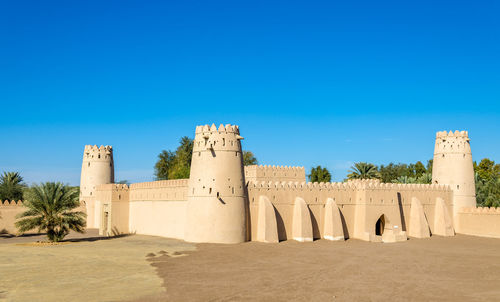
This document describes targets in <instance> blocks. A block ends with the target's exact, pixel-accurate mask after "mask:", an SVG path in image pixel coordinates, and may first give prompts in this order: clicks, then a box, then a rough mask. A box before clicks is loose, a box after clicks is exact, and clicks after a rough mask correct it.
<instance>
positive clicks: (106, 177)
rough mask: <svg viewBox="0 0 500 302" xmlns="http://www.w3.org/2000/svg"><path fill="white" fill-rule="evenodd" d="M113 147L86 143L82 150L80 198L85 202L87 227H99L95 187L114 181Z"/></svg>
mask: <svg viewBox="0 0 500 302" xmlns="http://www.w3.org/2000/svg"><path fill="white" fill-rule="evenodd" d="M114 181H115V179H114V162H113V147H111V146H102V145H101V146H100V147H98V146H97V145H93V146H92V145H86V146H85V149H84V151H83V161H82V173H81V178H80V200H81V201H84V202H85V207H86V210H87V227H88V228H97V227H99V221H96V219H95V217H97V216H98V214H95V213H98V211H99V209H98V208H96V205H95V201H94V200H95V193H96V187H97V186H98V185H102V184H109V183H114Z"/></svg>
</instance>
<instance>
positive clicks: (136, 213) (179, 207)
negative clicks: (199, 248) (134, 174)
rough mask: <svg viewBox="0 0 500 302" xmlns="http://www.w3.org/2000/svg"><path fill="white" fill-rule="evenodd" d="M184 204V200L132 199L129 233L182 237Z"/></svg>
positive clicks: (184, 216) (184, 218)
mask: <svg viewBox="0 0 500 302" xmlns="http://www.w3.org/2000/svg"><path fill="white" fill-rule="evenodd" d="M186 204H187V202H186V201H184V200H179V201H152V200H148V201H146V200H143V201H132V202H130V217H129V230H130V232H131V233H137V234H143V235H153V236H162V237H169V238H176V239H183V238H184V224H185V220H186Z"/></svg>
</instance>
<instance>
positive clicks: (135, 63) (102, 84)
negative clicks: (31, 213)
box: [0, 0, 500, 184]
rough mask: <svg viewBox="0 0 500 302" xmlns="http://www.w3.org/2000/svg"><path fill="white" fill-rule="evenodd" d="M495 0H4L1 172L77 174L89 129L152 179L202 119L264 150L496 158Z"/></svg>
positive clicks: (348, 156) (336, 171) (31, 176)
mask: <svg viewBox="0 0 500 302" xmlns="http://www.w3.org/2000/svg"><path fill="white" fill-rule="evenodd" d="M499 3H500V2H498V1H473V2H472V1H413V2H410V1H386V2H382V1H324V2H317V1H303V2H298V1H255V0H254V1H226V2H220V1H196V2H195V1H2V2H0V102H1V106H0V113H1V116H2V122H1V123H0V138H1V144H2V146H1V149H0V172H1V171H5V170H8V171H10V170H16V171H20V172H21V173H22V175H23V176H24V177H25V179H26V181H27V182H28V183H31V182H41V181H48V180H54V181H56V180H57V181H63V182H66V183H70V184H78V183H79V178H80V175H79V173H80V165H81V158H82V152H83V147H84V145H85V144H98V145H100V144H110V145H113V147H114V149H115V151H114V152H115V165H116V169H117V170H116V179H117V180H123V179H126V180H129V181H132V182H135V181H148V180H151V179H152V175H153V165H154V163H155V161H156V157H157V155H158V153H159V152H160V151H161V150H162V149H174V148H175V147H176V146H177V144H178V140H179V138H180V137H181V136H183V135H188V136H193V135H194V129H195V126H196V125H199V124H205V123H212V122H215V123H216V124H219V123H231V124H238V125H240V129H241V132H242V135H243V136H244V137H245V140H244V148H245V149H248V150H251V151H253V152H254V153H255V155H256V156H257V158H258V159H259V161H260V163H262V164H277V165H303V166H306V168H307V169H309V168H310V167H311V166H313V165H318V164H319V165H324V166H326V167H328V168H329V169H330V170H331V172H332V173H333V176H334V179H335V180H342V179H343V178H344V177H345V175H346V172H347V169H348V167H349V166H350V165H351V164H352V163H353V162H357V161H368V162H373V163H376V164H385V163H389V162H415V161H417V160H421V161H424V162H425V161H426V160H428V159H430V158H432V152H433V148H434V138H435V132H436V131H440V130H452V129H453V130H454V129H459V130H468V131H469V134H470V137H471V144H472V151H473V157H474V159H475V160H480V159H481V158H483V157H489V158H491V159H493V160H495V161H497V162H498V161H500V151H499V149H500V18H499V15H500V4H499Z"/></svg>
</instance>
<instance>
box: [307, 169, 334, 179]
mask: <svg viewBox="0 0 500 302" xmlns="http://www.w3.org/2000/svg"><path fill="white" fill-rule="evenodd" d="M308 176H309V179H310V180H311V182H330V181H331V180H332V175H331V174H330V172H329V171H328V169H327V168H323V167H321V166H317V167H316V168H314V167H313V168H311V174H309V175H308Z"/></svg>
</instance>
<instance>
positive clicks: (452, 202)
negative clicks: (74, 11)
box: [0, 124, 500, 243]
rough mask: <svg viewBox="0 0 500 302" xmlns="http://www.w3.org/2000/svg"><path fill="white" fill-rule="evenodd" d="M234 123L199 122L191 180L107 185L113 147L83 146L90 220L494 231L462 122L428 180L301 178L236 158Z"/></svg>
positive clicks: (242, 231) (236, 238) (152, 228)
mask: <svg viewBox="0 0 500 302" xmlns="http://www.w3.org/2000/svg"><path fill="white" fill-rule="evenodd" d="M242 140H243V137H242V136H240V132H239V127H238V126H234V125H229V124H228V125H220V126H219V127H216V126H215V125H212V126H208V125H205V126H198V127H196V131H195V139H194V147H193V156H192V161H191V177H190V179H180V180H162V181H154V182H145V183H136V184H131V185H130V186H128V185H122V184H113V182H114V163H113V149H112V147H111V146H101V147H97V146H95V145H94V146H91V145H87V146H85V149H84V156H83V161H82V178H81V188H82V191H81V192H82V193H81V196H80V200H81V201H82V204H83V205H84V206H85V211H86V212H87V226H88V227H89V228H90V227H97V228H99V229H100V232H101V234H104V235H113V234H122V233H137V234H146V235H156V236H164V237H172V238H178V239H184V240H186V241H191V242H217V243H237V242H243V241H246V240H256V241H263V242H279V241H282V240H290V239H293V240H298V241H312V240H314V239H319V238H323V239H328V240H345V239H347V238H356V239H360V240H366V241H374V242H395V241H405V240H407V239H408V237H413V238H427V237H430V236H431V235H441V236H453V235H454V234H455V232H457V233H463V234H468V235H476V236H487V237H500V210H498V209H489V208H476V207H475V185H474V175H473V167H472V156H471V149H470V140H469V137H468V133H467V132H466V131H461V132H460V131H455V132H451V131H450V132H446V131H441V132H438V133H437V134H436V141H435V150H434V163H433V176H432V184H392V183H390V184H387V183H380V181H378V180H352V181H347V182H343V183H308V182H306V174H305V169H304V168H303V167H286V166H285V167H283V166H247V167H243V160H242V148H241V141H242ZM23 210H24V207H23V206H22V203H20V202H18V203H13V202H10V203H9V202H7V203H5V202H4V203H1V204H0V215H2V218H1V219H0V230H2V228H3V229H6V230H7V231H9V232H14V230H15V229H14V227H13V224H14V221H15V216H16V215H17V214H19V213H20V212H22V211H23Z"/></svg>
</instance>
